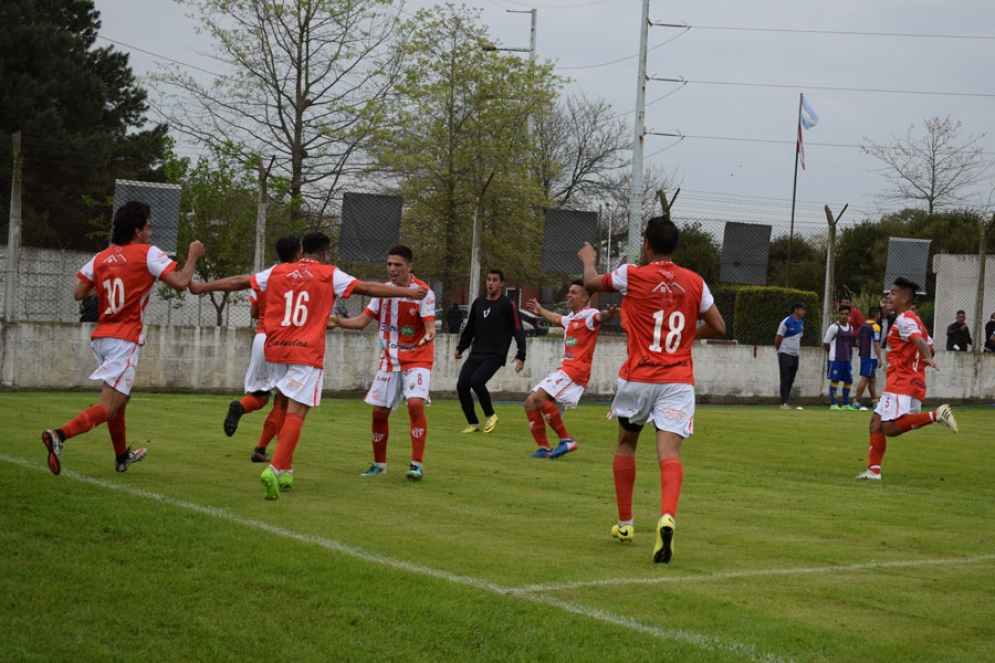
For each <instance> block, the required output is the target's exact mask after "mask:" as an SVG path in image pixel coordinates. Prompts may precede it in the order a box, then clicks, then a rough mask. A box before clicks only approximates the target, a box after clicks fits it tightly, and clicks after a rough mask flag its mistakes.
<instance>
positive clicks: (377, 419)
mask: <svg viewBox="0 0 995 663" xmlns="http://www.w3.org/2000/svg"><path fill="white" fill-rule="evenodd" d="M389 416H390V410H381V409H379V408H373V435H372V439H373V461H374V462H376V463H386V462H387V438H388V437H389V436H390V429H389V428H388V426H387V418H388V417H389ZM280 441H281V442H283V440H280Z"/></svg>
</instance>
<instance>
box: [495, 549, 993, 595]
mask: <svg viewBox="0 0 995 663" xmlns="http://www.w3.org/2000/svg"><path fill="white" fill-rule="evenodd" d="M992 560H995V555H979V556H977V557H950V558H947V559H918V560H908V561H897V562H865V563H863V564H848V565H846V566H806V567H801V568H797V569H756V570H753V571H729V572H727V573H707V574H701V575H692V576H663V577H655V578H612V579H610V580H578V581H576V582H565V583H561V584H544V585H523V586H522V587H515V588H513V589H512V591H515V592H558V591H567V590H571V589H582V588H584V587H601V586H611V587H618V586H619V585H662V584H666V583H686V582H702V581H708V580H736V579H739V578H763V577H765V576H791V575H805V574H813V573H851V572H855V571H866V570H870V569H896V568H905V567H916V566H936V565H943V566H949V565H951V564H981V563H984V562H990V561H992Z"/></svg>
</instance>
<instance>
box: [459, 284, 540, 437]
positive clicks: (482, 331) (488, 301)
mask: <svg viewBox="0 0 995 663" xmlns="http://www.w3.org/2000/svg"><path fill="white" fill-rule="evenodd" d="M502 293H504V274H503V273H502V272H501V270H499V269H492V270H491V271H489V272H488V273H487V295H486V296H484V297H477V299H476V301H474V302H473V305H472V306H471V307H470V316H469V317H468V318H467V321H466V327H465V328H464V329H463V334H462V335H460V339H459V343H458V344H457V345H456V352H454V353H453V357H455V358H456V359H462V358H463V351H464V350H466V349H467V348H472V349H471V350H470V356H469V357H467V359H466V363H465V364H463V368H462V370H460V374H459V380H457V381H456V393H457V394H459V402H460V406H461V407H462V408H463V415H464V416H465V417H466V422H467V424H468V425H467V427H466V428H465V429H463V432H464V433H475V432H477V431H478V430H480V420H479V419H477V413H476V411H475V410H474V408H473V396H472V395H471V394H470V391H471V390H473V391H474V392H476V394H477V400H479V401H480V407H481V409H483V411H484V417H485V420H484V432H485V433H490V432H491V431H493V430H494V427H495V426H496V425H497V419H498V418H497V414H495V413H494V406H493V405H492V404H491V394H490V392H489V391H487V381H488V380H490V379H491V377H493V375H494V374H495V373H497V370H498V369H499V368H501V367H502V366H504V363H505V362H506V361H507V360H508V348H510V347H511V338H512V336H514V337H515V342H516V343H517V344H518V352H517V353H516V354H515V372H516V373H521V372H522V369H523V368H524V367H525V330H524V329H522V321H521V319H520V318H519V317H518V309H517V308H515V305H514V303H512V301H511V300H510V299H508V298H507V297H506V296H505V295H504V294H502Z"/></svg>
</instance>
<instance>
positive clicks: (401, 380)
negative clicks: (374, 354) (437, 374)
mask: <svg viewBox="0 0 995 663" xmlns="http://www.w3.org/2000/svg"><path fill="white" fill-rule="evenodd" d="M431 381H432V371H431V370H429V369H427V368H409V369H408V370H406V371H377V376H376V377H375V378H373V384H372V385H371V386H370V390H369V391H368V392H366V403H367V405H372V406H374V407H386V408H390V409H391V411H392V412H396V411H397V408H398V406H400V404H401V397H402V396H403V397H404V398H405V399H406V400H411V399H412V398H421V399H423V400H424V401H425V405H431V404H432V401H431V399H429V397H428V388H429V383H430V382H431Z"/></svg>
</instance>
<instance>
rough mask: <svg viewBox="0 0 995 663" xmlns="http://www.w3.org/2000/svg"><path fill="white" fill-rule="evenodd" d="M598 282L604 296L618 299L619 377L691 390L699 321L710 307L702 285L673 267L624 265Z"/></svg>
mask: <svg viewBox="0 0 995 663" xmlns="http://www.w3.org/2000/svg"><path fill="white" fill-rule="evenodd" d="M601 279H602V287H603V288H604V290H605V291H606V292H620V293H622V328H623V329H625V332H626V335H627V338H628V342H627V350H628V358H627V360H626V362H625V363H624V364H622V368H621V369H620V370H619V373H618V376H619V377H620V378H622V379H623V380H626V381H628V382H650V383H664V382H666V383H672V382H676V383H683V384H691V385H693V384H694V366H693V364H692V361H691V346H692V344H693V343H694V338H695V330H696V328H697V322H698V318H699V317H700V316H701V314H702V313H704V312H705V311H707V310H708V309H709V308H711V306H712V304H713V303H714V299H713V298H712V293H711V291H710V290H709V289H708V285H706V284H705V281H704V279H702V278H701V276H699V275H698V274H696V273H695V272H692V271H691V270H689V269H685V268H683V267H679V266H678V265H675V264H674V263H672V262H653V263H650V264H648V265H644V266H636V265H622V266H621V267H619V268H618V269H616V270H615V271H614V272H612V273H611V274H605V275H603V276H602V277H601Z"/></svg>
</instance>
